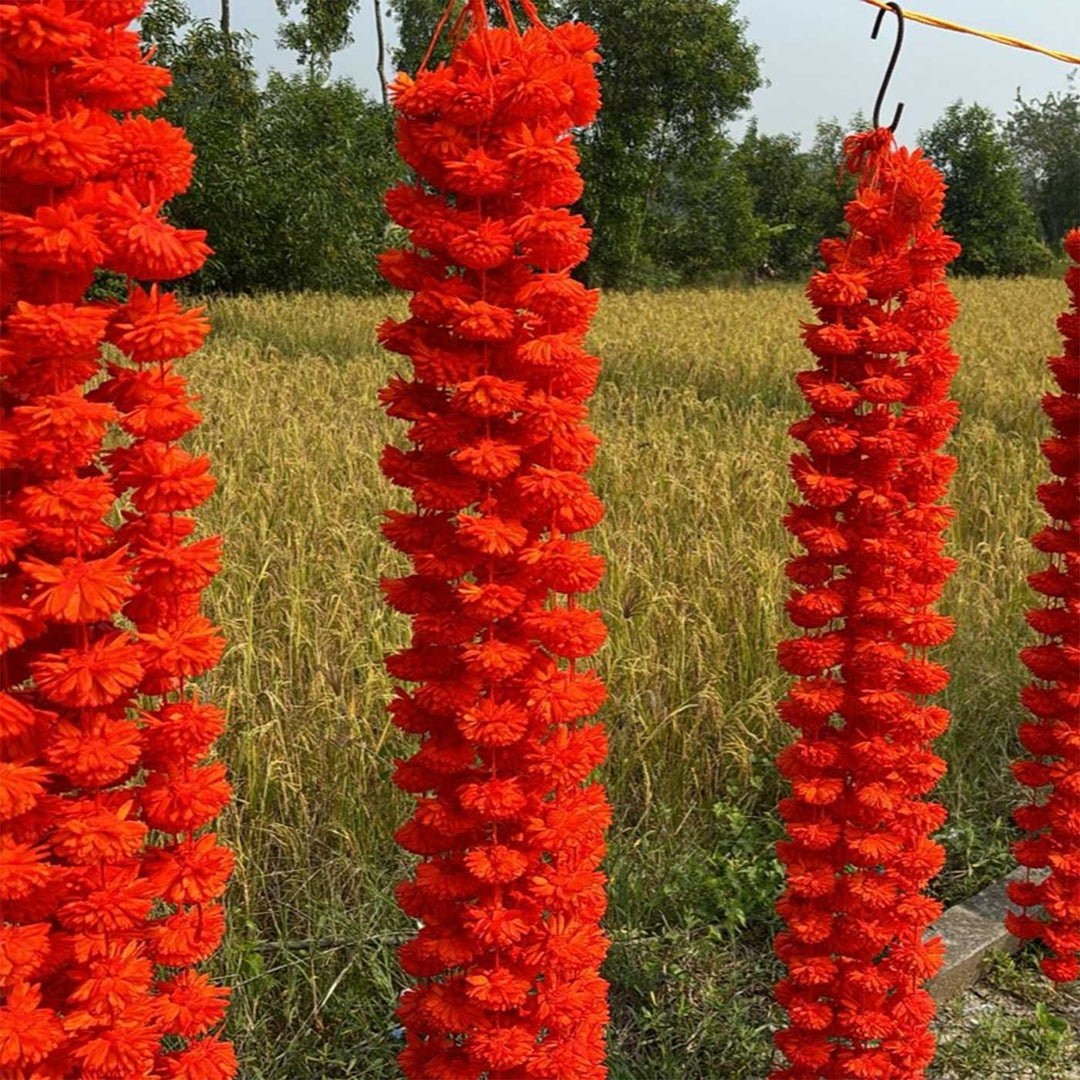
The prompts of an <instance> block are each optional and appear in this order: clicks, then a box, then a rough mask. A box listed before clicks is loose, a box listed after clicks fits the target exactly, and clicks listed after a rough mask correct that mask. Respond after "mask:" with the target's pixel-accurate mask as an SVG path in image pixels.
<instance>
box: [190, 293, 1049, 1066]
mask: <svg viewBox="0 0 1080 1080" xmlns="http://www.w3.org/2000/svg"><path fill="white" fill-rule="evenodd" d="M957 291H958V293H959V295H960V299H961V302H962V306H963V315H962V317H961V320H960V322H959V323H958V325H957V327H956V334H955V343H956V346H957V348H958V351H959V352H960V353H961V354H962V356H963V358H964V365H965V366H964V370H963V373H962V375H961V376H960V378H959V379H958V381H957V389H956V392H957V396H958V397H959V398H960V400H961V403H962V405H963V408H964V419H963V421H962V423H961V426H960V429H959V431H958V434H957V436H956V439H955V452H956V453H957V454H958V455H959V458H960V463H961V468H960V474H959V477H958V480H957V482H956V484H955V486H954V497H953V502H954V504H955V505H956V507H957V510H958V518H957V521H956V523H955V527H954V529H953V531H952V543H953V551H954V553H955V554H956V555H957V557H958V558H959V559H960V561H961V568H960V571H959V573H958V574H957V576H956V578H955V579H954V581H953V583H952V585H951V586H950V589H949V591H948V594H947V596H946V599H945V602H944V607H945V608H946V609H947V610H948V611H949V612H950V613H953V614H954V615H956V616H957V619H958V622H959V631H958V633H957V636H956V638H955V640H954V641H953V642H952V643H951V644H950V646H949V647H948V649H947V653H948V655H947V659H948V661H949V663H950V664H951V665H952V668H953V672H954V678H953V682H952V685H951V686H950V687H949V690H948V691H947V694H946V695H945V696H946V698H947V701H946V704H948V705H949V706H950V707H951V708H952V709H953V710H954V712H955V719H954V724H953V728H952V730H951V732H950V733H949V735H948V736H946V737H945V738H944V739H943V740H942V742H941V748H942V749H943V751H944V752H945V754H946V755H947V756H948V758H949V762H950V772H949V775H948V777H947V778H946V780H945V781H944V782H943V784H942V788H941V790H942V793H943V797H944V798H945V799H946V800H947V802H948V803H949V806H950V809H951V811H952V817H951V819H950V822H949V824H948V826H947V827H946V830H945V833H944V840H945V842H946V843H947V845H948V849H949V862H948V865H947V868H946V870H945V872H944V874H943V875H942V877H941V878H940V879H939V886H938V887H939V889H940V892H941V894H942V895H943V896H944V897H945V898H946V899H947V900H951V899H955V898H958V897H960V896H963V895H966V894H968V893H970V892H972V891H974V890H975V889H977V888H979V887H981V886H982V885H984V884H986V883H987V882H989V881H990V880H993V879H994V878H995V877H997V876H998V875H999V874H1000V873H1001V872H1002V871H1003V870H1004V869H1006V868H1007V866H1008V865H1009V857H1008V849H1007V844H1008V840H1009V838H1010V826H1009V824H1008V813H1009V810H1010V808H1011V806H1012V804H1013V803H1014V801H1015V798H1016V793H1015V792H1014V790H1013V787H1012V782H1011V780H1010V778H1009V774H1008V770H1007V768H1006V762H1007V761H1008V760H1009V758H1010V757H1011V756H1012V755H1013V753H1014V750H1015V746H1014V736H1013V732H1014V730H1015V727H1016V723H1017V720H1018V717H1019V709H1018V706H1017V704H1016V695H1017V692H1018V689H1019V687H1020V685H1021V682H1022V674H1021V669H1020V666H1019V663H1018V661H1017V660H1016V651H1017V649H1018V648H1019V647H1020V645H1021V644H1022V643H1023V642H1024V641H1025V640H1026V634H1025V628H1024V623H1023V618H1022V612H1023V609H1024V607H1025V606H1026V604H1027V603H1028V602H1029V597H1028V594H1027V590H1026V585H1025V583H1024V577H1025V574H1026V572H1027V571H1028V570H1029V569H1030V568H1031V567H1032V566H1033V565H1034V560H1033V558H1032V553H1031V551H1030V549H1029V545H1028V544H1027V542H1026V540H1025V537H1026V536H1028V535H1029V534H1030V533H1031V532H1032V531H1033V529H1034V528H1035V527H1036V526H1037V521H1038V514H1037V508H1036V505H1035V502H1034V497H1033V492H1034V487H1035V484H1036V483H1037V482H1038V481H1039V480H1040V479H1041V478H1042V477H1043V474H1044V469H1043V465H1042V462H1041V459H1040V456H1039V450H1038V442H1039V439H1040V437H1041V436H1042V434H1043V423H1042V420H1041V418H1040V414H1039V412H1038V398H1039V394H1040V392H1041V390H1042V389H1043V388H1044V387H1045V385H1046V376H1045V373H1044V368H1043V365H1042V362H1041V358H1042V357H1043V356H1044V355H1046V353H1047V352H1048V351H1050V350H1051V349H1053V348H1054V346H1055V335H1054V325H1053V321H1054V316H1055V315H1056V313H1057V311H1058V310H1060V307H1061V306H1062V303H1063V290H1062V289H1061V287H1060V285H1057V284H1055V283H1054V282H1053V281H1049V280H1034V279H1032V280H1024V281H1012V282H970V281H963V282H960V283H959V284H958V286H957ZM395 307H400V301H390V300H385V299H377V300H367V301H357V300H350V299H344V298H334V297H323V296H307V297H304V296H301V297H290V298H259V299H237V300H229V301H222V302H219V303H217V304H215V305H214V309H213V316H214V322H215V326H216V333H215V335H214V337H213V338H212V340H211V343H210V344H209V345H208V346H207V348H206V349H205V350H204V351H203V352H202V353H201V354H200V355H199V356H198V357H196V358H194V359H193V360H192V362H190V364H189V365H188V369H189V372H190V375H191V379H192V382H193V385H194V387H195V388H196V390H197V391H198V392H199V393H201V394H202V395H203V404H204V407H205V412H206V417H207V419H206V422H205V424H204V426H203V428H202V429H201V432H200V435H199V444H200V448H201V449H205V450H208V451H209V452H210V453H211V454H212V456H213V459H214V461H215V465H216V471H217V473H218V475H219V477H220V481H221V486H220V489H219V492H218V494H217V496H216V497H215V498H214V499H213V500H212V501H211V503H210V504H209V505H208V506H207V508H206V511H205V513H204V519H205V521H206V524H207V525H208V526H209V527H210V528H212V529H215V530H219V531H221V532H222V533H223V534H224V535H225V537H226V541H227V549H226V550H227V559H228V562H227V566H226V569H225V571H224V572H223V573H222V575H221V577H220V579H219V581H218V582H217V583H216V584H215V586H214V588H213V590H212V592H211V594H210V604H211V606H212V614H213V615H214V616H215V617H216V618H217V619H218V620H220V621H221V622H222V624H223V625H224V627H225V630H226V632H227V634H228V637H229V641H230V645H229V650H228V653H227V654H226V657H225V660H224V662H223V664H222V666H221V667H220V669H219V670H218V672H217V673H215V675H214V678H213V680H212V682H211V683H210V685H209V687H208V689H209V691H210V692H211V693H212V694H213V695H214V696H216V697H217V698H218V699H219V700H221V701H223V702H224V703H225V704H226V705H227V706H228V708H229V712H230V716H231V727H230V731H229V733H228V735H227V736H226V738H225V739H224V741H223V744H222V754H223V756H224V757H225V759H226V760H227V761H228V763H229V766H230V768H231V769H232V772H233V776H234V780H235V783H236V787H237V798H236V801H235V803H234V805H233V807H232V809H231V810H230V811H229V812H228V815H227V817H226V819H225V823H224V828H225V831H226V833H227V835H228V837H229V839H230V841H231V842H232V843H233V845H234V846H235V847H236V850H237V853H238V856H239V865H238V870H237V873H236V877H235V880H234V883H233V886H232V891H231V896H230V912H231V914H230V918H231V933H230V935H229V938H228V944H227V946H226V949H225V951H224V953H223V956H222V959H221V961H220V965H221V967H222V969H223V971H224V972H225V974H226V975H227V977H228V979H229V981H231V982H232V983H233V985H234V986H235V988H236V989H235V993H234V1000H233V1008H232V1014H231V1027H232V1034H233V1036H234V1037H235V1038H236V1040H237V1042H238V1047H239V1051H240V1054H241V1057H242V1070H241V1071H242V1075H243V1076H244V1078H245V1080H301V1078H309V1077H310V1078H325V1080H338V1078H341V1080H345V1078H349V1080H357V1078H375V1077H383V1078H385V1077H388V1076H392V1075H393V1066H392V1054H393V1051H394V1048H395V1042H394V1039H393V1036H392V1030H393V1027H394V1017H393V1006H394V1000H395V996H396V993H397V990H398V989H399V986H400V984H399V980H398V976H397V973H396V970H395V961H394V956H393V950H392V948H391V947H390V946H389V945H388V944H386V940H385V939H387V937H388V936H393V935H394V934H399V933H401V932H403V931H406V930H407V929H408V927H407V924H406V920H404V918H403V917H402V916H401V915H400V914H399V913H398V911H397V909H396V908H395V906H394V904H393V899H392V893H391V890H392V887H393V884H394V883H395V882H396V881H397V880H399V879H400V878H401V877H402V876H403V875H404V873H405V872H406V860H405V859H404V857H403V856H402V854H401V853H400V852H399V851H398V850H397V849H396V848H395V846H394V844H393V841H392V832H393V829H394V828H395V827H396V825H397V824H398V823H399V822H400V821H401V820H403V818H404V817H405V816H406V813H407V808H406V806H407V804H406V799H405V798H404V797H403V796H400V795H399V794H397V793H395V792H394V790H393V788H392V786H391V784H390V782H389V773H390V769H391V765H392V761H393V759H394V757H395V756H396V755H399V754H401V753H402V752H403V751H404V748H405V740H403V739H402V738H401V737H399V735H398V733H397V732H396V730H395V729H393V728H391V727H390V726H389V725H388V722H387V718H386V715H385V711H384V704H385V701H386V699H387V697H388V693H389V682H388V679H387V677H386V675H385V673H384V672H383V669H382V666H381V659H382V657H383V655H384V654H385V653H386V652H388V651H390V650H392V649H393V648H395V647H396V646H398V645H399V644H400V643H401V642H403V640H404V636H405V633H406V626H405V625H404V623H405V620H404V619H401V618H398V617H396V616H393V615H392V614H391V613H390V612H389V611H388V610H387V609H385V608H384V606H383V605H382V603H381V602H380V596H379V592H378V581H379V577H380V576H381V575H383V574H386V573H388V572H395V571H396V570H397V569H398V568H399V564H398V563H397V561H396V558H395V557H394V555H393V553H392V552H390V551H389V550H388V549H387V547H386V545H384V544H383V543H382V542H381V540H380V537H379V535H378V531H377V530H378V523H379V520H380V516H381V513H382V511H383V509H384V508H385V507H387V506H388V505H391V504H397V503H398V500H399V499H400V495H399V494H397V493H394V492H392V489H391V488H390V487H389V485H388V484H387V483H386V482H385V481H384V480H383V479H382V477H381V476H380V474H379V472H378V469H377V465H376V461H377V457H378V453H379V451H380V449H381V447H382V445H383V443H384V442H385V441H386V440H387V439H388V438H400V437H401V432H400V431H397V430H394V427H395V425H392V424H391V423H389V422H388V421H387V420H386V419H385V418H384V417H383V415H382V413H381V410H380V409H379V408H378V406H377V403H376V392H377V389H378V387H379V386H380V384H381V383H382V382H383V381H384V380H385V379H386V378H387V376H388V375H389V374H391V373H392V371H393V369H394V366H395V361H394V359H393V358H391V357H389V356H387V355H385V354H383V353H382V352H381V351H380V350H379V349H378V348H377V346H376V343H375V336H374V327H375V325H376V324H377V322H378V321H379V320H381V319H382V318H383V317H384V316H385V315H386V314H387V313H388V311H389V310H392V309H395ZM807 315H808V311H807V309H806V308H805V307H804V303H803V301H802V299H801V296H800V294H799V292H798V290H797V289H793V288H788V287H763V288H759V289H755V290H713V291H686V292H670V293H664V294H662V295H649V294H636V295H633V296H616V295H612V296H608V297H605V299H604V301H603V303H602V305H601V310H600V315H599V317H598V318H597V321H596V327H595V332H594V335H593V346H594V348H595V350H596V351H597V352H599V354H600V355H601V356H602V357H603V359H604V362H605V374H604V377H603V380H602V383H601V386H600V388H599V391H598V393H597V396H596V399H595V403H594V409H593V416H594V424H595V427H596V429H597V431H598V432H599V434H600V435H601V436H602V438H603V440H604V446H603V448H602V451H601V454H600V459H599V463H598V466H597V468H596V470H595V472H594V476H593V479H594V482H595V484H596V486H597V488H598V490H599V492H600V494H601V495H602V497H603V499H604V500H605V503H606V505H607V518H606V520H605V522H604V523H603V524H602V526H601V527H600V528H599V529H598V530H597V535H596V542H597V544H598V546H599V547H600V548H601V549H602V550H603V552H604V553H605V555H607V557H608V559H609V564H610V572H609V574H608V577H607V579H606V581H605V582H604V585H603V587H602V590H601V592H600V596H599V602H600V604H601V606H602V607H603V608H604V610H605V612H606V613H607V616H608V619H609V624H610V629H611V640H610V643H609V644H608V646H607V647H606V648H605V650H604V653H603V657H602V660H601V667H602V669H603V674H604V676H605V677H606V678H607V680H608V682H609V685H610V688H611V697H612V700H611V703H610V705H609V706H608V708H607V711H606V719H607V722H608V724H609V726H610V729H611V733H612V753H611V761H610V764H609V765H608V767H607V768H606V770H605V780H606V781H607V783H608V784H609V787H610V792H611V796H612V799H613V802H614V804H615V807H616V824H615V827H614V829H613V830H612V834H611V854H610V857H609V859H608V862H607V869H608V872H609V874H610V875H611V900H612V906H611V913H610V917H609V920H608V924H609V927H610V929H611V930H612V932H613V933H614V934H615V935H616V936H617V937H625V936H627V935H634V936H636V938H640V937H641V936H645V937H646V938H649V939H651V940H646V941H641V940H633V941H625V942H622V941H620V943H619V944H618V946H617V947H616V948H615V950H614V951H613V954H612V958H611V960H610V963H609V965H608V974H609V975H610V977H611V978H612V980H613V994H612V1001H613V1010H614V1024H613V1030H612V1037H611V1045H612V1061H611V1064H612V1075H613V1077H615V1078H616V1080H654V1078H655V1080H661V1078H663V1080H668V1078H686V1080H695V1078H702V1080H720V1078H731V1080H740V1078H743V1077H745V1078H748V1080H749V1078H754V1077H758V1078H760V1077H761V1076H762V1075H764V1073H765V1072H766V1071H767V1067H768V1059H769V1053H770V1050H769V1035H768V1030H767V1029H768V1024H769V1022H770V1020H771V1019H775V1017H774V1014H773V1013H772V1012H771V1011H770V1006H769V1003H768V997H769V995H768V986H769V983H770V981H771V980H772V978H773V977H774V976H775V971H774V969H773V963H772V960H771V953H770V951H769V948H768V938H769V935H770V932H771V929H772V924H771V918H772V915H771V904H772V900H773V898H774V895H775V890H776V882H777V874H776V867H775V864H774V863H773V861H772V858H771V851H770V844H771V841H772V839H773V838H774V837H775V834H776V825H775V821H774V819H773V817H772V813H771V809H772V806H773V804H774V802H775V799H776V795H777V792H778V784H777V779H776V777H775V774H774V772H773V770H772V768H771V765H770V764H769V759H770V757H771V755H773V754H774V753H775V752H776V750H777V749H778V748H779V747H780V746H782V745H783V744H784V742H785V741H786V739H787V738H788V734H787V733H786V731H785V730H784V729H783V727H782V725H781V724H780V723H779V721H778V720H777V719H776V717H775V715H774V711H773V707H774V702H775V701H776V699H777V698H778V697H779V696H780V695H781V693H782V691H783V686H784V679H783V678H782V677H781V674H780V672H779V671H778V669H777V667H776V663H775V659H774V655H775V654H774V645H775V642H776V640H777V639H778V638H779V637H780V636H781V634H783V633H784V632H785V624H784V620H783V611H782V606H781V605H782V600H783V596H784V592H785V589H784V579H783V574H782V565H783V562H784V559H785V556H786V553H787V551H788V549H789V543H788V540H789V538H788V537H787V535H786V534H785V533H784V531H783V529H782V528H781V525H780V517H781V514H782V512H783V508H784V505H785V502H786V500H787V499H788V498H790V496H791V485H790V483H789V480H788V476H787V470H786V457H787V455H788V453H790V450H791V445H790V444H789V441H788V439H787V436H786V428H787V426H788V424H789V423H790V422H791V421H792V420H793V419H794V418H796V417H797V416H798V415H799V413H800V410H801V405H800V401H799V399H797V396H796V394H795V393H794V391H793V387H792V380H791V376H792V374H793V372H795V371H796V370H798V369H799V368H800V367H801V366H804V365H805V363H806V356H805V354H804V353H803V350H802V349H801V346H800V344H799V337H798V329H799V321H800V319H802V318H805V317H806V316H807ZM398 426H400V425H398ZM709 925H716V926H719V927H721V929H720V930H719V931H712V932H710V931H702V930H701V929H700V928H701V927H706V926H709ZM322 939H333V941H332V942H331V943H330V944H331V945H333V946H334V947H309V946H308V945H303V946H298V945H297V944H296V942H298V941H305V942H306V941H310V940H314V941H315V942H316V946H317V945H318V944H319V942H320V941H321V940H322ZM342 941H345V942H352V943H355V947H341V946H340V942H342ZM282 942H285V943H286V945H285V946H282V945H281V944H280V943H282ZM289 943H292V944H289ZM982 1075H984V1076H985V1075H987V1073H986V1071H985V1070H984V1071H983V1073H982ZM993 1075H994V1076H998V1075H1005V1074H1004V1073H1001V1074H999V1073H993Z"/></svg>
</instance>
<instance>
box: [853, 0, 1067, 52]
mask: <svg viewBox="0 0 1080 1080" xmlns="http://www.w3.org/2000/svg"><path fill="white" fill-rule="evenodd" d="M862 2H863V3H864V4H869V5H870V6H871V7H876V8H879V9H880V10H882V11H885V10H888V8H889V5H888V4H887V3H885V0H862ZM904 17H905V18H906V19H907V20H908V21H910V22H919V23H924V24H925V25H926V26H934V27H937V29H939V30H955V31H956V32H957V33H958V34H971V35H972V36H973V37H980V38H985V39H986V40H987V41H996V42H997V43H998V44H999V45H1011V46H1012V47H1013V48H1014V49H1026V50H1027V51H1028V52H1033V53H1040V54H1041V55H1043V56H1049V57H1050V59H1051V60H1061V61H1063V62H1064V63H1066V64H1080V56H1073V55H1072V54H1071V53H1067V52H1059V51H1058V50H1057V49H1044V48H1043V47H1042V46H1041V45H1033V44H1032V43H1031V42H1030V41H1021V40H1020V39H1019V38H1014V37H1008V36H1007V35H1006V34H995V33H993V32H992V31H990V30H975V29H973V28H972V27H970V26H961V25H960V24H959V23H954V22H949V21H948V20H947V19H939V18H938V17H937V16H936V15H924V14H923V13H922V12H921V11H910V10H908V9H907V8H905V9H904Z"/></svg>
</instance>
